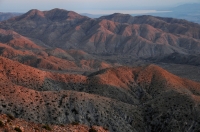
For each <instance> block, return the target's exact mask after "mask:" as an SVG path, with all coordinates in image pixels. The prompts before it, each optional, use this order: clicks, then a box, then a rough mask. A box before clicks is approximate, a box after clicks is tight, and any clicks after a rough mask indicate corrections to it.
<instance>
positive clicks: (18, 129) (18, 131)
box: [14, 127, 22, 132]
mask: <svg viewBox="0 0 200 132" xmlns="http://www.w3.org/2000/svg"><path fill="white" fill-rule="evenodd" d="M14 130H15V131H17V132H22V130H21V129H20V128H19V127H15V129H14Z"/></svg>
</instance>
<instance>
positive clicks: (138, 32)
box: [0, 8, 200, 58]
mask: <svg viewBox="0 0 200 132" xmlns="http://www.w3.org/2000/svg"><path fill="white" fill-rule="evenodd" d="M0 28H2V29H5V30H13V31H15V32H17V33H19V34H21V35H23V36H26V37H28V38H31V39H32V40H37V42H39V41H40V42H42V43H43V44H44V45H48V46H49V47H52V48H62V49H76V50H83V51H85V52H87V53H90V54H97V55H102V54H105V55H106V54H110V55H116V54H122V55H132V56H134V57H138V58H156V57H165V56H168V55H171V54H173V53H179V54H185V55H190V54H191V53H192V54H199V53H200V25H199V24H196V23H192V22H188V21H186V20H180V19H173V18H162V17H153V16H136V17H132V16H131V15H128V14H119V13H115V14H112V15H108V16H103V17H100V18H98V19H91V18H88V17H85V16H81V15H79V14H77V13H75V12H73V11H67V10H63V9H58V8H56V9H52V10H50V11H39V10H36V9H34V10H30V11H29V12H27V13H25V14H23V15H21V16H18V17H15V18H11V19H9V20H7V21H4V22H1V23H0ZM37 42H36V41H35V43H37Z"/></svg>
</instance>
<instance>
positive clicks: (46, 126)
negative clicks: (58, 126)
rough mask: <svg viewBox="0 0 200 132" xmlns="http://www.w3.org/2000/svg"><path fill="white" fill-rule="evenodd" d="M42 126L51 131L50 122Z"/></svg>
mask: <svg viewBox="0 0 200 132" xmlns="http://www.w3.org/2000/svg"><path fill="white" fill-rule="evenodd" d="M42 128H44V129H46V130H49V131H51V127H50V126H49V125H48V124H46V125H43V126H42Z"/></svg>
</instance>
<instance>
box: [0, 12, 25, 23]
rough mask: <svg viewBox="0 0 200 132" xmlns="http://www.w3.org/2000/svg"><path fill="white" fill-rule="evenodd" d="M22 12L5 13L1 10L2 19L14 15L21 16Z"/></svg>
mask: <svg viewBox="0 0 200 132" xmlns="http://www.w3.org/2000/svg"><path fill="white" fill-rule="evenodd" d="M20 15H22V13H10V12H9V13H4V12H0V21H4V20H8V19H10V18H12V17H16V16H20Z"/></svg>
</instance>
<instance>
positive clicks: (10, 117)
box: [7, 113, 15, 120]
mask: <svg viewBox="0 0 200 132" xmlns="http://www.w3.org/2000/svg"><path fill="white" fill-rule="evenodd" d="M7 117H8V118H9V119H11V120H15V117H14V116H13V115H11V114H10V113H8V114H7Z"/></svg>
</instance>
